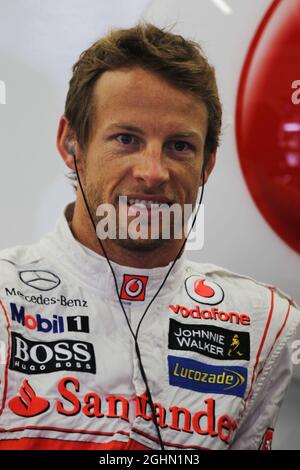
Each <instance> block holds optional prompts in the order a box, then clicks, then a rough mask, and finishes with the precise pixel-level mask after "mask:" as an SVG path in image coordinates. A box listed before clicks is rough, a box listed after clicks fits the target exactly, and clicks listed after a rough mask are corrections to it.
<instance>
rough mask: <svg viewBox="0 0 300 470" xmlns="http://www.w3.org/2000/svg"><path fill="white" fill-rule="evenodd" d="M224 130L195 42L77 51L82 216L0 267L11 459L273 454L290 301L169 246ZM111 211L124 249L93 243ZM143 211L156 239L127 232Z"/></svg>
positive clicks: (75, 213)
mask: <svg viewBox="0 0 300 470" xmlns="http://www.w3.org/2000/svg"><path fill="white" fill-rule="evenodd" d="M220 128H221V104H220V101H219V97H218V91H217V85H216V81H215V74H214V69H213V68H212V67H211V66H210V65H209V64H208V62H207V59H206V58H205V57H204V55H203V53H202V51H201V49H200V47H199V46H198V45H197V44H196V43H194V42H192V41H188V40H186V39H184V38H182V37H181V36H179V35H175V34H172V33H170V32H167V31H165V30H161V29H158V28H156V27H155V26H153V25H151V24H147V23H146V24H139V25H137V26H136V27H134V28H130V29H127V30H115V31H111V32H110V33H109V34H108V35H107V36H106V37H104V38H102V39H101V40H99V41H97V42H96V43H95V44H94V45H92V46H91V47H90V48H89V49H87V50H86V51H85V52H84V53H83V54H81V56H80V59H79V61H78V62H77V63H76V64H75V65H74V67H73V76H72V78H71V81H70V87H69V91H68V96H67V100H66V108H65V114H64V115H63V116H62V117H61V119H60V123H59V129H58V137H57V146H58V150H59V152H60V154H61V156H62V158H63V159H64V161H65V163H66V165H67V167H68V168H69V169H71V170H72V171H73V175H74V174H75V177H76V180H77V184H76V187H77V190H76V201H75V204H74V203H73V204H70V205H68V206H67V208H66V210H65V212H64V215H63V216H62V217H61V219H60V220H59V222H58V224H57V227H56V229H55V231H54V232H53V233H50V234H48V235H46V236H45V237H44V238H43V239H42V240H41V241H40V242H39V243H38V244H36V245H33V246H29V247H16V248H12V249H8V250H5V251H3V252H2V253H1V256H0V258H1V262H0V263H1V303H0V307H1V310H0V322H1V323H0V327H1V329H0V332H1V340H2V342H3V344H4V345H5V348H6V349H5V350H6V357H5V361H4V362H5V363H4V365H3V367H2V369H1V382H0V392H1V400H2V401H1V416H0V424H1V425H0V427H1V441H0V449H1V448H2V449H7V448H10V449H12V448H13V449H194V450H197V449H199V450H200V449H259V448H269V447H270V442H271V437H272V432H273V429H274V425H275V421H276V418H277V414H278V410H279V407H280V404H281V402H282V400H283V397H284V393H285V390H286V387H287V385H288V382H289V380H290V378H291V358H290V343H291V337H292V335H293V334H294V332H295V328H296V326H297V324H298V323H299V318H300V317H299V311H298V310H297V306H296V304H295V303H294V302H293V300H292V299H290V298H289V297H288V296H287V295H285V294H284V293H282V292H281V291H280V290H278V289H277V288H275V287H273V286H270V285H267V284H263V283H260V282H257V281H255V280H254V279H251V278H249V277H246V276H243V275H240V274H236V273H233V272H230V271H228V270H226V269H224V268H221V267H219V266H215V265H212V264H198V263H194V262H191V261H189V260H188V259H187V258H186V255H185V253H184V242H185V238H186V231H184V230H182V232H181V234H180V236H177V237H176V236H175V230H174V232H172V234H171V235H170V237H169V238H165V237H164V236H163V235H164V229H165V228H166V226H165V225H164V223H163V221H162V217H161V216H162V215H164V214H167V213H168V210H169V209H170V208H171V207H173V205H177V207H178V206H179V207H180V208H182V209H184V208H185V207H186V206H188V205H191V206H192V207H193V208H194V209H196V201H197V195H198V190H199V189H200V190H201V191H203V187H204V184H205V183H206V181H207V180H208V178H209V175H210V174H211V172H212V170H213V168H214V165H215V160H216V151H217V147H218V144H219V134H220ZM201 191H200V192H201ZM202 196H203V192H202ZM103 205H105V208H111V209H114V210H113V211H112V212H110V213H109V216H107V214H105V213H104V212H103V211H102V209H101V208H103ZM108 212H109V210H108ZM134 212H135V213H134ZM194 212H195V211H194ZM158 213H159V217H156V218H155V216H157V214H158ZM114 215H115V216H116V220H115V225H114V227H115V228H116V229H118V230H116V236H112V235H111V232H110V236H109V237H105V236H102V237H99V232H101V230H100V229H101V226H100V225H99V224H100V223H101V221H103V219H105V217H107V218H106V222H107V224H111V223H113V222H114V220H113V219H114ZM135 215H136V216H143V217H142V218H141V222H140V229H143V230H144V231H145V229H147V230H146V232H147V231H148V236H141V234H140V233H139V232H138V230H137V231H136V232H138V233H135V235H137V236H135V237H134V236H129V235H130V224H131V223H133V222H134V220H135ZM193 216H194V215H193ZM179 220H181V222H180V223H178V220H177V222H176V221H175V218H174V217H173V216H172V217H170V219H169V221H170V222H169V225H170V226H171V228H173V229H174V228H176V227H177V229H178V226H180V225H181V228H182V229H183V228H186V220H185V219H183V214H182V217H181V218H180V219H179ZM102 228H103V227H102ZM151 228H156V229H158V236H157V237H151V236H149V232H151V230H150V229H151ZM148 229H149V230H148ZM120 231H122V232H123V234H124V231H125V236H121V235H120ZM133 232H134V230H133ZM101 233H102V232H101ZM96 234H97V235H96Z"/></svg>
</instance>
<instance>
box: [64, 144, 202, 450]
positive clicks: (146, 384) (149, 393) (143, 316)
mask: <svg viewBox="0 0 300 470" xmlns="http://www.w3.org/2000/svg"><path fill="white" fill-rule="evenodd" d="M69 151H70V150H69ZM70 152H71V154H72V156H73V159H74V166H75V171H76V175H77V179H78V183H79V187H80V190H81V193H82V196H83V199H84V203H85V206H86V209H87V212H88V215H89V218H90V220H91V223H92V225H93V228H94V231H95V234H96V238H97V240H98V242H99V244H100V247H101V249H102V251H103V253H104V256H105V258H106V261H107V262H108V265H109V267H110V269H111V272H112V275H113V279H114V284H115V289H116V293H117V297H118V301H119V304H120V306H121V309H122V311H123V313H124V315H125V319H126V322H127V325H128V328H129V330H130V332H131V334H132V336H133V339H134V342H135V350H136V354H137V358H138V361H139V367H140V372H141V375H142V378H143V381H144V384H145V387H146V392H147V398H148V401H149V405H150V408H151V413H152V418H153V422H154V425H155V428H156V432H157V435H158V440H159V445H160V447H161V450H165V447H164V443H163V441H162V437H161V432H160V429H159V425H158V422H157V416H156V412H155V407H154V403H153V399H152V394H151V392H150V388H149V384H148V379H147V376H146V373H145V369H144V366H143V363H142V358H141V352H140V348H139V344H138V341H137V337H138V333H139V329H140V326H141V323H142V320H143V319H144V318H145V315H146V313H147V312H148V310H149V308H150V306H151V305H152V303H153V302H154V300H155V299H156V297H157V296H158V294H159V292H160V291H161V289H162V288H163V286H164V284H165V283H166V281H167V278H168V276H169V274H170V272H171V270H172V269H173V267H174V265H175V263H176V261H177V260H178V259H179V258H180V256H181V253H182V251H183V249H184V247H185V244H186V242H187V239H188V237H189V235H190V233H191V231H192V230H193V228H194V225H195V222H196V219H197V216H198V212H199V209H200V207H201V203H202V199H203V193H204V165H203V166H202V187H201V196H200V201H199V205H198V208H197V210H196V214H195V216H194V219H193V222H192V225H191V227H190V229H189V231H188V234H187V236H186V237H185V240H184V242H183V244H182V246H181V248H180V250H179V252H178V254H177V256H176V257H175V259H174V261H173V263H172V264H171V266H170V268H169V270H168V272H167V274H166V276H165V278H164V280H163V282H162V284H161V285H160V287H159V289H158V290H157V292H156V293H155V295H154V296H153V297H152V299H151V301H150V302H149V304H148V305H147V307H146V309H145V311H144V313H143V315H142V317H141V319H140V321H139V324H138V327H137V330H136V334H134V332H133V330H132V328H131V325H130V322H129V320H128V317H127V314H126V311H125V308H124V306H123V303H122V300H121V298H120V294H119V288H118V283H117V278H116V275H115V272H114V269H113V267H112V264H111V261H110V259H109V257H108V256H107V253H106V250H105V249H104V246H103V244H102V241H101V239H100V238H98V236H97V228H96V225H95V222H94V219H93V217H92V214H91V210H90V207H89V204H88V201H87V198H86V195H85V193H84V190H83V187H82V184H81V180H80V177H79V173H78V168H77V163H76V155H75V150H73V149H72V150H71V151H70Z"/></svg>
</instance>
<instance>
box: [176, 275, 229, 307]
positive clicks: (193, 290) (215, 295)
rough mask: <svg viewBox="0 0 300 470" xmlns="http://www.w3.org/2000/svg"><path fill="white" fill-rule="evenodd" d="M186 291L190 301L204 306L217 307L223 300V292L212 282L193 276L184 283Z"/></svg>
mask: <svg viewBox="0 0 300 470" xmlns="http://www.w3.org/2000/svg"><path fill="white" fill-rule="evenodd" d="M185 288H186V291H187V293H188V295H189V297H191V299H193V300H195V301H196V302H199V303H200V304H206V305H217V304H220V303H221V302H222V300H223V299H224V291H223V289H222V288H221V287H220V286H219V284H216V283H215V282H213V281H209V280H208V279H205V278H203V277H201V276H197V275H193V276H190V277H188V278H187V279H186V281H185Z"/></svg>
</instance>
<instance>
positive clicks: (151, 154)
mask: <svg viewBox="0 0 300 470" xmlns="http://www.w3.org/2000/svg"><path fill="white" fill-rule="evenodd" d="M137 158H138V160H137V162H136V164H135V166H134V169H133V176H134V178H136V179H137V180H138V181H140V182H143V183H144V184H146V186H147V187H149V188H153V187H158V186H161V185H163V184H164V183H166V182H168V181H169V179H170V174H169V170H168V168H167V166H166V162H165V161H164V156H163V152H162V151H161V148H160V146H158V145H155V146H152V147H151V148H150V147H149V148H147V149H146V150H145V151H144V152H143V153H142V154H139V155H138V157H137Z"/></svg>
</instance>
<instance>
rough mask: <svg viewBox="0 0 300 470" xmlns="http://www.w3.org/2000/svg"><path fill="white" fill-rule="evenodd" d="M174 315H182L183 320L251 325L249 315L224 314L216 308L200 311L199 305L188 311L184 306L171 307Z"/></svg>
mask: <svg viewBox="0 0 300 470" xmlns="http://www.w3.org/2000/svg"><path fill="white" fill-rule="evenodd" d="M169 308H170V309H171V312H172V313H175V314H177V315H178V314H180V315H181V316H182V317H183V318H187V317H191V318H196V319H199V320H219V321H222V322H228V323H236V324H237V325H246V326H249V325H250V324H251V320H250V317H249V315H247V314H246V313H238V312H224V311H222V310H219V309H218V308H216V307H212V308H209V309H208V308H205V309H200V308H199V306H198V305H196V306H195V307H194V308H191V309H188V308H187V307H184V306H183V305H178V304H177V305H172V304H170V305H169Z"/></svg>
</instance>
